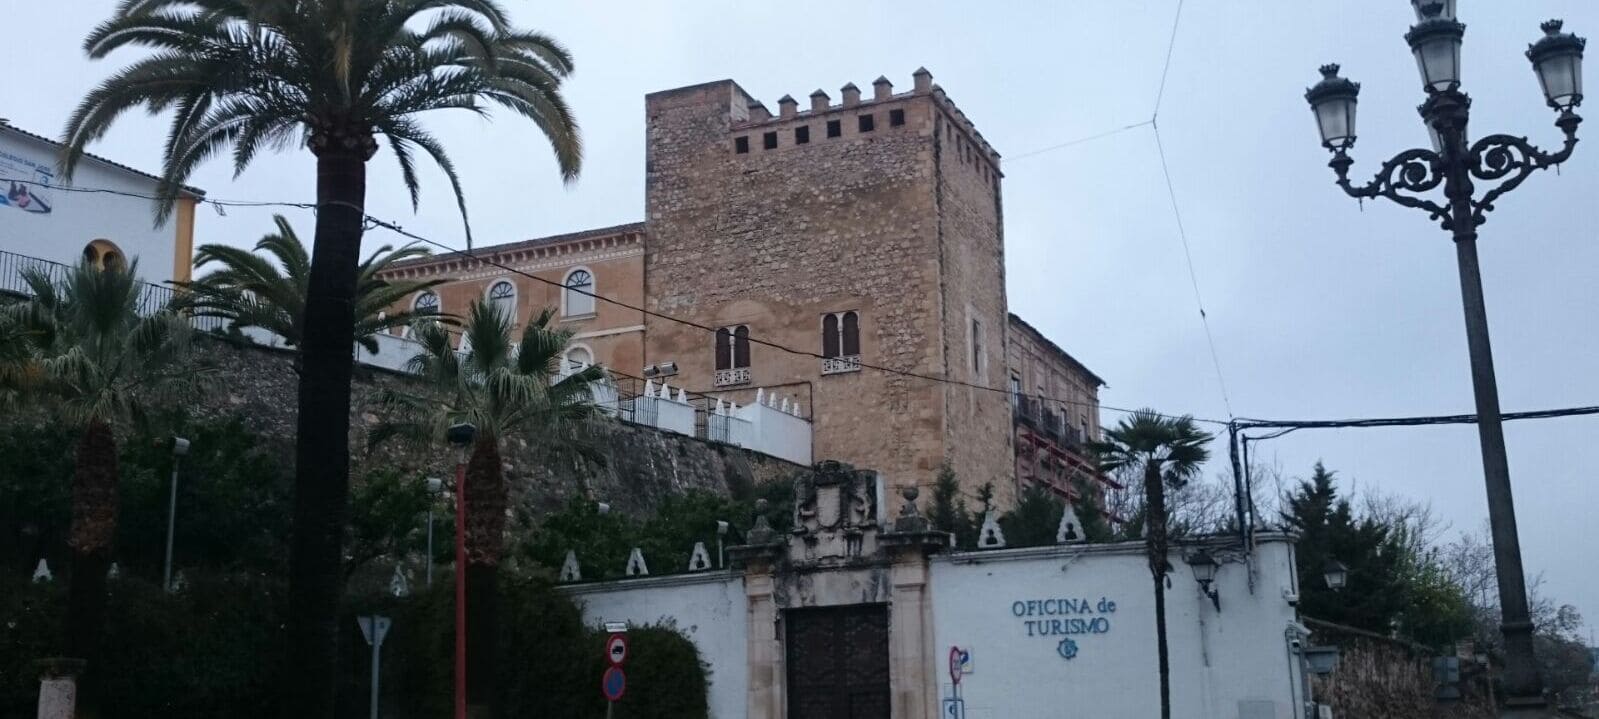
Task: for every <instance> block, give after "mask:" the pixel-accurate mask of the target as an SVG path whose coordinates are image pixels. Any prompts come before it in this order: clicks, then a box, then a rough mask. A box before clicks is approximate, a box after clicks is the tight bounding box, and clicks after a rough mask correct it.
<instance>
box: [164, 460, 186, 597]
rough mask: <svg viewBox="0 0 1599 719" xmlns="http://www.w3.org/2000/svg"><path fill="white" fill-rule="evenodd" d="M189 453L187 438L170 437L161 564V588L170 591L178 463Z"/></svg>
mask: <svg viewBox="0 0 1599 719" xmlns="http://www.w3.org/2000/svg"><path fill="white" fill-rule="evenodd" d="M188 453H189V440H186V439H184V438H182V437H173V438H172V482H171V488H170V489H169V490H168V492H167V558H166V561H165V562H164V563H162V565H161V588H162V589H164V590H166V591H168V592H170V591H172V533H173V530H174V529H176V528H177V524H178V465H179V464H181V463H182V462H183V457H184V456H185V455H187V454H188Z"/></svg>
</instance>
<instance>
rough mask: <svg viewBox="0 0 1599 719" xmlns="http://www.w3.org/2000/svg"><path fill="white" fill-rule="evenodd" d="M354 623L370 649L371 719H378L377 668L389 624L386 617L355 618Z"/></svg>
mask: <svg viewBox="0 0 1599 719" xmlns="http://www.w3.org/2000/svg"><path fill="white" fill-rule="evenodd" d="M355 621H356V623H358V624H360V626H361V636H362V637H363V638H365V639H366V643H367V646H370V647H372V709H371V711H372V713H371V717H372V719H378V667H379V666H380V664H379V662H380V661H381V660H382V656H383V655H382V651H383V638H384V637H387V636H388V635H389V626H390V624H391V622H390V621H389V618H388V617H379V616H371V617H356V619H355Z"/></svg>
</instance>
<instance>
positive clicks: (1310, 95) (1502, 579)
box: [1305, 0, 1585, 712]
mask: <svg viewBox="0 0 1599 719" xmlns="http://www.w3.org/2000/svg"><path fill="white" fill-rule="evenodd" d="M1412 4H1413V5H1414V6H1415V9H1416V17H1417V20H1418V22H1417V23H1416V25H1415V26H1414V27H1412V28H1411V29H1410V32H1408V33H1406V34H1405V40H1406V41H1407V42H1408V43H1409V44H1410V47H1411V51H1412V53H1413V54H1414V55H1415V57H1416V64H1417V67H1418V68H1419V69H1420V71H1421V77H1422V84H1423V89H1424V90H1425V91H1426V93H1427V100H1426V102H1424V103H1422V105H1421V107H1420V108H1419V109H1420V112H1421V117H1422V120H1423V121H1424V122H1425V123H1426V125H1427V128H1428V129H1429V130H1430V132H1431V135H1432V140H1433V147H1432V149H1430V150H1429V149H1412V150H1405V151H1404V152H1401V153H1399V154H1398V155H1395V156H1394V157H1393V158H1392V159H1389V160H1388V161H1387V162H1385V163H1383V165H1382V169H1381V170H1380V171H1378V173H1377V176H1376V177H1375V179H1373V180H1372V181H1371V182H1370V183H1368V184H1366V185H1364V186H1359V187H1357V186H1355V185H1353V184H1352V183H1351V182H1350V181H1349V177H1348V175H1349V168H1350V165H1352V164H1353V162H1354V161H1353V160H1351V159H1350V158H1349V154H1348V151H1349V149H1350V148H1351V147H1353V146H1354V144H1355V102H1356V97H1357V96H1358V95H1359V92H1360V86H1359V85H1358V84H1356V83H1354V82H1351V81H1349V80H1347V79H1344V78H1341V77H1339V76H1338V66H1337V65H1326V66H1323V67H1322V68H1321V73H1322V80H1321V82H1319V83H1317V84H1316V85H1315V86H1314V87H1312V88H1310V89H1309V90H1307V91H1306V92H1305V99H1306V100H1308V101H1309V102H1310V105H1311V109H1312V111H1313V112H1314V114H1315V117H1316V123H1317V127H1318V129H1319V130H1320V132H1321V141H1322V145H1323V146H1324V147H1326V148H1327V149H1328V150H1329V151H1331V152H1332V153H1333V158H1332V161H1331V162H1329V163H1328V166H1330V167H1331V168H1332V169H1333V172H1335V173H1336V174H1337V176H1338V180H1337V182H1338V186H1339V187H1341V188H1343V190H1344V192H1345V193H1347V194H1349V195H1350V196H1351V197H1355V198H1358V199H1364V198H1368V197H1369V198H1376V197H1384V198H1387V199H1389V200H1392V201H1394V202H1396V203H1398V204H1400V205H1403V206H1405V207H1412V208H1416V209H1419V210H1422V211H1424V212H1426V213H1428V216H1429V219H1433V220H1437V221H1438V223H1439V224H1440V225H1441V226H1442V227H1443V229H1444V230H1445V231H1446V232H1449V233H1450V236H1451V239H1453V240H1454V243H1455V257H1456V261H1457V263H1458V265H1459V271H1460V289H1461V296H1462V302H1463V305H1464V309H1465V319H1466V340H1467V345H1468V347H1469V350H1470V356H1471V380H1472V388H1473V390H1474V394H1475V398H1476V405H1477V432H1478V436H1479V439H1480V441H1481V445H1482V463H1483V475H1484V480H1485V483H1486V485H1487V493H1488V518H1489V523H1490V524H1491V526H1492V531H1493V544H1494V564H1495V568H1496V570H1497V574H1498V583H1499V596H1500V610H1501V612H1502V623H1501V631H1502V632H1503V634H1504V639H1505V655H1506V667H1505V690H1506V694H1507V695H1508V696H1507V702H1506V703H1507V707H1508V708H1509V709H1510V710H1511V711H1512V712H1514V711H1518V710H1522V709H1527V710H1533V711H1536V710H1540V709H1542V708H1544V707H1546V706H1547V703H1546V700H1545V699H1544V697H1543V680H1542V678H1541V677H1540V676H1539V672H1538V667H1537V664H1536V663H1535V660H1534V657H1533V647H1532V629H1533V627H1532V623H1531V621H1529V619H1528V614H1527V590H1526V586H1527V585H1526V579H1525V577H1524V575H1523V572H1522V567H1521V546H1520V541H1519V539H1518V538H1517V535H1516V515H1515V506H1514V503H1513V501H1512V499H1511V490H1510V468H1509V463H1508V461H1507V459H1506V456H1505V438H1504V431H1503V428H1502V427H1501V425H1500V416H1499V390H1498V387H1497V386H1496V382H1495V379H1494V368H1493V351H1492V349H1491V347H1490V345H1489V342H1488V318H1487V313H1486V310H1485V308H1484V302H1483V295H1482V276H1481V272H1480V270H1479V268H1478V262H1477V226H1478V225H1480V224H1482V223H1483V222H1484V221H1485V220H1486V215H1487V213H1488V212H1490V211H1492V210H1493V209H1494V203H1495V202H1497V201H1498V200H1499V198H1500V196H1502V195H1504V194H1505V193H1506V192H1509V191H1510V190H1512V189H1515V188H1516V187H1517V186H1518V185H1520V184H1521V183H1522V181H1524V180H1526V179H1527V176H1528V175H1530V174H1532V172H1533V171H1534V170H1542V169H1547V168H1550V167H1555V166H1557V165H1559V164H1560V163H1562V162H1565V161H1566V159H1567V158H1569V157H1571V152H1572V149H1573V148H1574V147H1575V146H1576V143H1577V125H1578V124H1579V123H1581V122H1582V118H1580V117H1578V116H1577V114H1576V112H1574V110H1575V108H1576V107H1577V106H1578V105H1579V104H1581V103H1582V51H1583V46H1584V44H1585V41H1584V40H1583V39H1582V38H1580V37H1577V36H1575V35H1572V34H1570V33H1564V32H1561V22H1560V21H1559V20H1550V21H1548V22H1546V23H1543V25H1542V26H1541V27H1542V29H1543V31H1544V37H1543V38H1541V39H1539V40H1538V42H1536V43H1533V44H1532V45H1531V46H1530V47H1529V48H1528V50H1527V58H1528V59H1529V60H1531V61H1532V65H1533V70H1534V71H1535V73H1536V74H1537V76H1538V82H1539V84H1540V86H1541V87H1542V89H1543V93H1544V98H1545V100H1547V101H1548V104H1549V106H1550V107H1551V108H1553V109H1554V110H1555V112H1556V113H1557V117H1556V120H1555V126H1556V127H1558V128H1560V130H1561V132H1562V133H1564V135H1565V143H1564V146H1563V147H1562V148H1561V149H1560V150H1559V151H1558V152H1553V153H1548V152H1544V151H1542V150H1539V149H1538V148H1537V147H1535V146H1533V145H1532V144H1531V143H1529V142H1527V140H1526V139H1524V138H1520V137H1514V136H1511V135H1502V134H1499V135H1488V136H1486V137H1483V138H1481V139H1478V140H1477V141H1475V142H1469V141H1468V139H1467V136H1466V125H1467V120H1468V119H1469V117H1470V108H1471V98H1470V97H1468V96H1467V95H1466V93H1464V92H1462V91H1461V90H1460V45H1461V38H1462V37H1463V36H1464V34H1465V29H1466V26H1465V25H1463V24H1461V23H1460V22H1459V21H1458V20H1456V19H1455V3H1454V2H1453V0H1412ZM1474 179H1475V180H1481V181H1483V182H1491V183H1497V184H1496V185H1494V186H1493V187H1491V188H1490V189H1488V190H1486V191H1485V192H1483V193H1482V194H1481V195H1480V196H1474V193H1475V191H1476V187H1475V185H1474V184H1473V180H1474ZM1440 187H1441V188H1442V190H1443V195H1444V198H1443V202H1442V203H1441V204H1440V203H1439V202H1438V201H1435V200H1434V199H1429V198H1427V197H1426V194H1427V193H1429V192H1430V191H1432V190H1434V189H1438V188H1440Z"/></svg>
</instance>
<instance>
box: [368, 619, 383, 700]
mask: <svg viewBox="0 0 1599 719" xmlns="http://www.w3.org/2000/svg"><path fill="white" fill-rule="evenodd" d="M372 623H373V625H374V626H373V627H372V634H373V636H372V713H371V717H372V719H378V662H380V661H382V657H383V652H382V647H383V644H382V642H381V641H380V637H378V636H377V627H376V626H375V625H376V624H377V620H376V619H374V620H373V622H372Z"/></svg>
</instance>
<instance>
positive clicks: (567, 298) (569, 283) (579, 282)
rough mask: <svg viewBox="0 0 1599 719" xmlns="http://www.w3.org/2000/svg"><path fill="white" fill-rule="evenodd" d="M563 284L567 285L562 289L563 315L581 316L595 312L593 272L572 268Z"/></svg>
mask: <svg viewBox="0 0 1599 719" xmlns="http://www.w3.org/2000/svg"><path fill="white" fill-rule="evenodd" d="M561 284H563V285H565V286H566V288H565V289H563V290H561V307H562V312H561V314H562V315H564V316H566V317H580V316H583V315H592V314H594V275H593V274H591V273H590V272H589V271H588V270H584V269H576V270H572V271H571V272H569V273H567V275H566V281H565V282H562V283H561Z"/></svg>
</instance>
